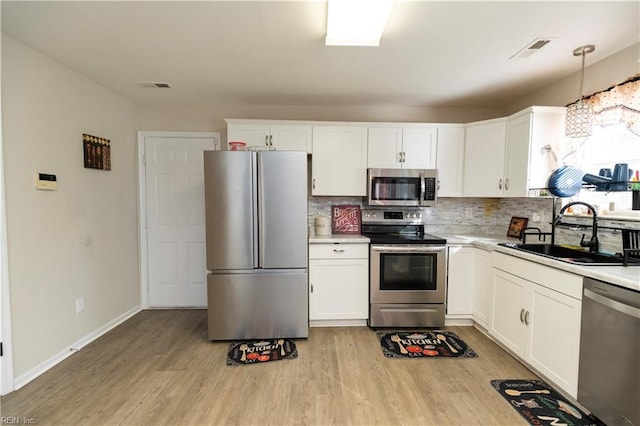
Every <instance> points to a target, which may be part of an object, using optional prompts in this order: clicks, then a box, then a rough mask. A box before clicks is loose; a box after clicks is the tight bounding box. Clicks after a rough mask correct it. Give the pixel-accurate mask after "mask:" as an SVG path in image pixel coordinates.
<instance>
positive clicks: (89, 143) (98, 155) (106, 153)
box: [82, 133, 111, 170]
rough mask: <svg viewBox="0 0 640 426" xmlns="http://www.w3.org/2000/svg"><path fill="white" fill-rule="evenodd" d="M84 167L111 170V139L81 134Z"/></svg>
mask: <svg viewBox="0 0 640 426" xmlns="http://www.w3.org/2000/svg"><path fill="white" fill-rule="evenodd" d="M82 149H83V151H84V168H85V169H99V170H111V141H110V140H109V139H104V138H99V137H97V136H92V135H88V134H86V133H83V134H82Z"/></svg>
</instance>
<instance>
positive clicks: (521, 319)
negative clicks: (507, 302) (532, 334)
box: [520, 308, 524, 322]
mask: <svg viewBox="0 0 640 426" xmlns="http://www.w3.org/2000/svg"><path fill="white" fill-rule="evenodd" d="M520 322H524V308H523V309H520Z"/></svg>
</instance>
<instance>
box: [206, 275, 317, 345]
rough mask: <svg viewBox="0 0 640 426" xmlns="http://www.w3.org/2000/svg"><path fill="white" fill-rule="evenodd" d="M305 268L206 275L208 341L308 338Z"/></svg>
mask: <svg viewBox="0 0 640 426" xmlns="http://www.w3.org/2000/svg"><path fill="white" fill-rule="evenodd" d="M308 288H309V285H308V273H307V270H306V269H301V270H291V271H287V270H282V271H269V272H264V273H248V274H238V273H235V274H210V275H208V276H207V300H208V329H209V340H244V339H274V338H280V337H287V338H306V337H308V336H309V294H308Z"/></svg>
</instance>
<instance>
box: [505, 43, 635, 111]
mask: <svg viewBox="0 0 640 426" xmlns="http://www.w3.org/2000/svg"><path fill="white" fill-rule="evenodd" d="M597 48H598V46H596V49H597ZM639 60H640V43H636V44H634V45H632V46H629V47H627V48H626V49H623V50H621V51H620V52H618V53H614V54H613V55H611V56H609V57H607V58H605V59H603V60H602V61H600V62H596V63H595V64H590V63H589V55H587V57H586V59H585V62H586V65H585V71H584V88H583V94H584V95H585V96H588V95H590V94H592V93H595V92H599V91H601V90H606V89H608V88H609V87H611V86H613V85H615V84H618V83H622V82H623V81H625V80H626V79H628V78H629V77H633V76H634V75H636V74H638V73H639V72H640V62H639ZM581 63H582V60H581V59H580V58H579V57H576V73H575V74H572V75H570V76H569V77H566V78H563V79H562V80H559V81H557V82H555V83H553V84H552V85H550V86H548V87H546V88H544V89H543V90H539V91H537V92H535V93H532V94H530V95H528V96H525V97H523V98H522V99H519V100H518V102H516V103H514V104H513V105H511V106H510V107H509V108H508V109H507V112H508V113H509V114H511V113H514V112H517V111H520V110H522V109H524V108H527V107H530V106H531V105H544V106H565V105H568V104H570V103H572V102H574V101H577V100H578V96H579V92H580V65H581Z"/></svg>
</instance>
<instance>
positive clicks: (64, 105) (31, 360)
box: [2, 34, 139, 381]
mask: <svg viewBox="0 0 640 426" xmlns="http://www.w3.org/2000/svg"><path fill="white" fill-rule="evenodd" d="M87 59H88V60H90V58H87ZM2 108H3V109H2V114H3V116H2V124H3V140H4V160H5V164H4V165H5V184H6V203H7V226H8V253H9V283H10V291H11V308H12V312H11V314H12V317H11V321H12V331H13V347H12V348H6V349H9V350H13V359H14V373H15V377H16V381H18V380H19V378H20V377H21V376H24V375H28V374H29V373H30V372H33V371H34V369H36V370H37V369H38V367H39V366H42V365H43V363H46V362H47V361H48V360H51V359H52V358H55V357H56V356H59V355H60V354H64V353H65V351H66V353H68V352H69V348H70V345H72V344H74V343H76V342H78V341H80V340H82V339H83V338H84V337H86V336H87V335H89V334H91V333H94V332H95V331H96V330H98V329H100V328H102V327H104V326H105V325H106V324H108V323H110V322H111V321H113V320H114V318H118V317H119V316H121V315H123V314H125V313H127V312H131V311H132V310H133V309H135V308H136V307H137V306H138V305H139V287H138V239H137V236H138V226H137V216H136V214H137V201H136V200H137V198H136V194H137V184H136V182H137V178H136V154H135V153H136V130H137V129H136V107H135V104H134V103H133V102H131V101H128V100H126V99H124V98H122V97H120V96H118V95H116V94H114V93H113V92H110V91H108V90H106V89H105V88H103V87H102V86H99V85H97V84H96V83H94V82H93V81H91V80H89V79H87V78H85V77H83V76H82V75H80V74H78V73H76V72H74V71H72V70H70V69H68V68H66V67H64V66H62V65H60V64H59V63H57V62H54V61H52V60H50V59H49V58H47V57H45V56H43V55H42V54H40V53H38V52H36V51H35V50H32V49H31V48H29V47H27V46H25V45H24V44H21V43H19V42H17V41H16V40H14V39H12V38H10V37H8V36H6V35H4V34H3V35H2ZM83 133H89V134H92V135H95V136H99V137H103V138H107V139H109V140H111V163H112V170H111V171H102V170H92V169H84V167H83V149H82V134H83ZM36 172H44V173H54V174H56V175H57V177H58V190H57V191H38V190H36V189H35V188H34V173H36ZM79 297H84V300H85V312H83V313H81V314H76V313H75V300H76V299H77V298H79Z"/></svg>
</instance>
